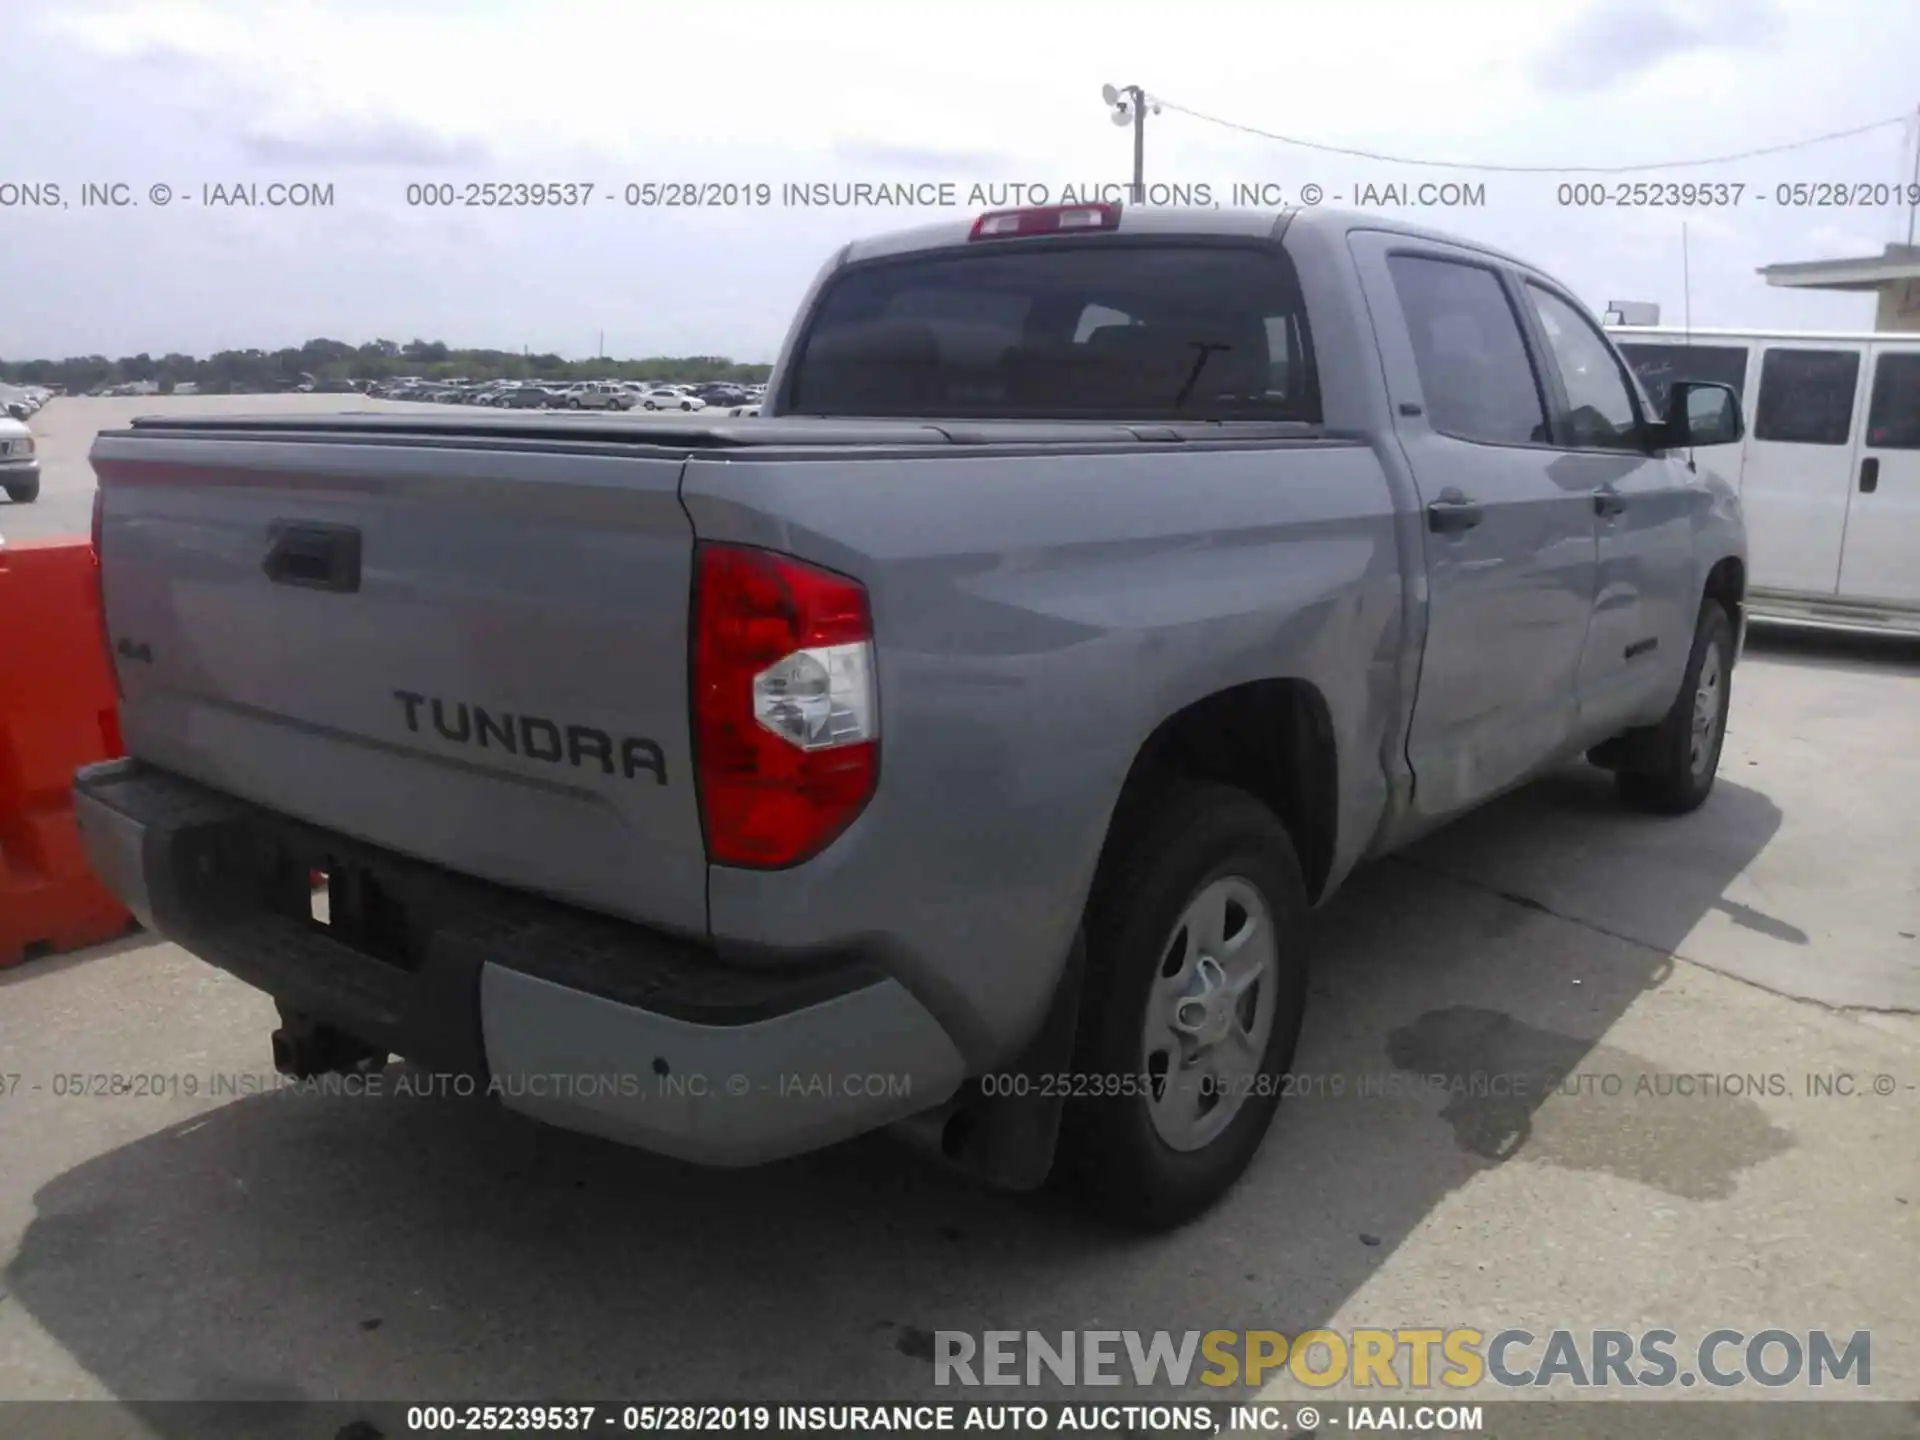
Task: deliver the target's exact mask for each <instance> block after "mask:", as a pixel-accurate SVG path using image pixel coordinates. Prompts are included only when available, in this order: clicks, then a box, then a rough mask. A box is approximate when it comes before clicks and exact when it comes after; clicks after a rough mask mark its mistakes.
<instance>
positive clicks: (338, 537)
mask: <svg viewBox="0 0 1920 1440" xmlns="http://www.w3.org/2000/svg"><path fill="white" fill-rule="evenodd" d="M267 540H268V545H267V558H266V560H265V561H264V562H263V563H262V565H261V567H260V568H261V569H262V570H264V571H266V572H267V578H268V579H269V580H271V581H272V582H273V583H274V584H276V585H299V586H303V587H305V588H306V589H309V590H332V591H335V592H337V593H340V594H351V593H352V592H353V591H355V590H358V589H359V588H360V532H359V530H357V529H356V528H355V527H353V526H352V525H325V524H321V523H319V522H317V521H306V520H276V521H274V522H273V524H272V525H270V526H269V527H268V528H267Z"/></svg>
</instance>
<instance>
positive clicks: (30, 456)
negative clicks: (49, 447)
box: [0, 417, 40, 505]
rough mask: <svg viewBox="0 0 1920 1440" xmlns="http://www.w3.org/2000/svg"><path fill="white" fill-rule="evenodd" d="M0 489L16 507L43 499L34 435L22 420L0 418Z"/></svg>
mask: <svg viewBox="0 0 1920 1440" xmlns="http://www.w3.org/2000/svg"><path fill="white" fill-rule="evenodd" d="M0 489H4V490H5V491H6V493H7V499H9V500H11V501H12V502H13V503H14V504H16V505H31V504H32V503H33V502H34V501H35V500H38V499H39V498H40V457H39V456H38V455H37V454H35V452H34V442H33V432H32V431H31V430H29V429H28V428H27V427H26V425H25V423H24V422H22V421H21V420H19V419H16V418H12V417H8V418H4V419H0Z"/></svg>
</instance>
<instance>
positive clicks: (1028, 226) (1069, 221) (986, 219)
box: [967, 204, 1120, 240]
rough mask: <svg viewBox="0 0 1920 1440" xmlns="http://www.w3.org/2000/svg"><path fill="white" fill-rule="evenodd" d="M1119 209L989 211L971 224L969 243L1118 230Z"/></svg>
mask: <svg viewBox="0 0 1920 1440" xmlns="http://www.w3.org/2000/svg"><path fill="white" fill-rule="evenodd" d="M1119 228H1120V207H1119V206H1118V205H1112V204H1099V205H1039V206H1035V207H1033V208H1031V209H1027V210H989V211H988V212H987V213H986V214H985V215H982V216H981V217H980V218H979V219H978V220H976V221H974V222H973V231H972V233H971V234H969V235H968V236H967V239H969V240H1015V239H1019V238H1020V237H1022V236H1026V235H1067V234H1074V233H1077V232H1079V231H1083V230H1118V229H1119Z"/></svg>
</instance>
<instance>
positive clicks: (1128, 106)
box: [1100, 85, 1160, 205]
mask: <svg viewBox="0 0 1920 1440" xmlns="http://www.w3.org/2000/svg"><path fill="white" fill-rule="evenodd" d="M1100 98H1101V99H1102V100H1104V101H1106V102H1107V104H1108V105H1109V106H1111V107H1112V108H1113V123H1114V124H1116V125H1126V124H1128V123H1131V124H1132V125H1133V203H1134V204H1135V205H1144V204H1146V203H1147V173H1146V171H1147V107H1148V106H1149V105H1153V112H1154V114H1156V115H1157V114H1159V113H1160V107H1159V106H1158V105H1154V104H1153V101H1152V100H1151V99H1149V98H1148V96H1147V92H1146V91H1145V90H1143V89H1141V88H1140V87H1139V86H1138V85H1120V86H1114V85H1107V86H1103V87H1102V88H1101V91H1100Z"/></svg>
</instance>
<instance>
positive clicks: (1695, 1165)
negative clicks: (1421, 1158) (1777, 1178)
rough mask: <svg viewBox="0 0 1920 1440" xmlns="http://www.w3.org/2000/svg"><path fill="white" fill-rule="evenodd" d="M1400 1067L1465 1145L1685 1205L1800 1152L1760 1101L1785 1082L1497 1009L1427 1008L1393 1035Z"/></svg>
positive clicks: (1498, 1159) (1488, 1156)
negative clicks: (1676, 1067) (1667, 1062)
mask: <svg viewBox="0 0 1920 1440" xmlns="http://www.w3.org/2000/svg"><path fill="white" fill-rule="evenodd" d="M1387 1056H1388V1059H1389V1060H1390V1061H1391V1062H1392V1064H1393V1065H1394V1067H1395V1068H1396V1069H1398V1070H1401V1071H1405V1072H1407V1073H1409V1074H1411V1075H1413V1076H1415V1077H1418V1084H1419V1088H1420V1089H1422V1090H1424V1091H1425V1092H1427V1093H1431V1094H1433V1095H1434V1096H1435V1097H1436V1098H1438V1097H1444V1099H1445V1105H1444V1108H1443V1109H1442V1110H1441V1111H1440V1118H1441V1119H1443V1120H1444V1121H1446V1122H1447V1124H1448V1125H1450V1126H1452V1127H1453V1133H1454V1139H1455V1141H1456V1142H1457V1143H1458V1144H1459V1146H1460V1148H1461V1149H1463V1150H1465V1151H1467V1152H1469V1153H1470V1154H1473V1155H1477V1156H1479V1157H1481V1158H1482V1159H1485V1160H1489V1161H1492V1162H1494V1163H1495V1164H1501V1163H1504V1162H1506V1161H1508V1160H1512V1159H1515V1158H1525V1159H1527V1160H1529V1161H1531V1162H1533V1163H1536V1164H1544V1165H1557V1166H1559V1167H1561V1168H1563V1169H1568V1170H1586V1171H1599V1172H1602V1173H1605V1174H1609V1175H1617V1176H1619V1177H1621V1178H1622V1179H1626V1180H1634V1181H1637V1182H1639V1183H1640V1184H1643V1185H1648V1186H1651V1187H1653V1188H1655V1189H1657V1190H1663V1191H1665V1192H1667V1193H1668V1194H1670V1195H1675V1196H1678V1197H1680V1198H1682V1199H1687V1200H1719V1199H1724V1198H1726V1197H1727V1196H1729V1195H1731V1194H1733V1192H1734V1189H1735V1186H1736V1184H1737V1181H1738V1177H1739V1174H1740V1172H1741V1171H1743V1170H1746V1169H1748V1168H1750V1167H1752V1166H1754V1165H1757V1164H1759V1163H1761V1162H1762V1161H1764V1160H1769V1159H1771V1158H1773V1157H1774V1156H1776V1155H1779V1154H1781V1153H1783V1152H1784V1151H1786V1150H1789V1149H1791V1148H1792V1147H1793V1143H1794V1142H1793V1137H1792V1136H1791V1135H1790V1134H1789V1133H1788V1132H1787V1131H1786V1130H1783V1129H1781V1128H1780V1127H1779V1126H1777V1125H1775V1124H1773V1122H1772V1121H1770V1120H1769V1119H1768V1118H1767V1115H1766V1112H1765V1111H1764V1110H1763V1109H1761V1107H1760V1105H1759V1103H1758V1101H1757V1100H1756V1099H1755V1098H1754V1097H1755V1096H1756V1095H1758V1096H1766V1095H1781V1094H1784V1089H1783V1088H1782V1087H1783V1086H1784V1078H1783V1077H1779V1076H1777V1075H1773V1074H1771V1073H1769V1072H1766V1071H1765V1070H1764V1068H1763V1067H1762V1066H1760V1065H1756V1066H1754V1073H1742V1074H1731V1075H1730V1074H1691V1073H1688V1074H1681V1073H1677V1072H1674V1071H1671V1070H1666V1069H1663V1068H1662V1067H1660V1066H1658V1065H1655V1064H1654V1063H1653V1062H1651V1061H1649V1060H1647V1059H1645V1058H1644V1057H1642V1056H1639V1055H1635V1054H1632V1053H1631V1052H1629V1051H1626V1050H1621V1049H1618V1048H1616V1047H1614V1046H1611V1045H1606V1044H1595V1043H1593V1042H1590V1041H1587V1040H1582V1039H1580V1038H1579V1037H1578V1036H1573V1035H1564V1034H1561V1033H1559V1032H1558V1031H1554V1030H1543V1029H1540V1028H1539V1027H1537V1026H1533V1025H1529V1024H1527V1023H1526V1022H1525V1021H1522V1020H1516V1019H1515V1018H1514V1017H1513V1016H1511V1015H1508V1014H1506V1013H1505V1012H1504V1011H1500V1010H1487V1009H1481V1008H1477V1007H1474V1006H1465V1005H1458V1006H1453V1007H1451V1008H1449V1009H1446V1010H1430V1011H1428V1012H1427V1013H1426V1014H1424V1015H1422V1016H1421V1017H1420V1018H1419V1019H1417V1020H1415V1021H1414V1022H1413V1023H1412V1024H1411V1025H1406V1026H1402V1027H1401V1028H1400V1029H1398V1030H1395V1031H1394V1032H1393V1033H1392V1034H1391V1035H1389V1036H1388V1037H1387Z"/></svg>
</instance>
